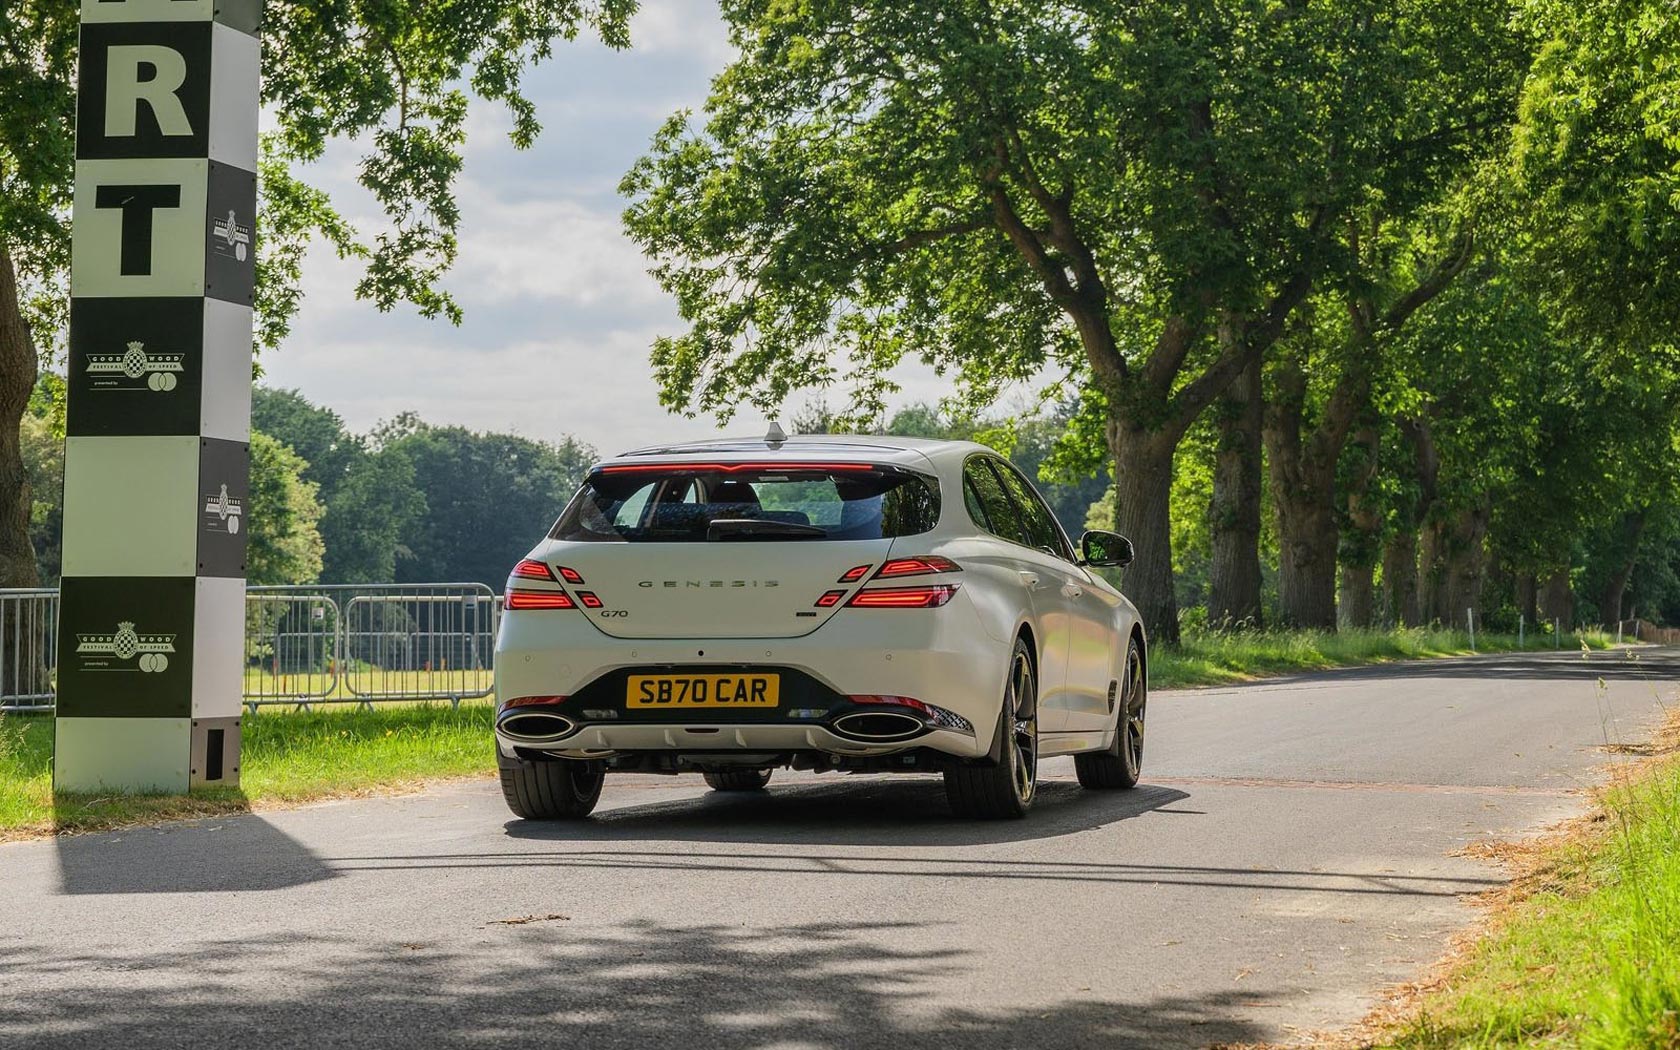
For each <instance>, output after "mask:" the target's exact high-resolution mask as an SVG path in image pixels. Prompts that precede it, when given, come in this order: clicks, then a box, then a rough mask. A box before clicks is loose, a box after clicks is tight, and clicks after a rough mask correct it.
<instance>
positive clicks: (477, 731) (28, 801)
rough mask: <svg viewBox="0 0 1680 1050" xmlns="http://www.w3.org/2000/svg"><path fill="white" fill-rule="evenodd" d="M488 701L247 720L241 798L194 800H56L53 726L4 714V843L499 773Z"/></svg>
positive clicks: (209, 794)
mask: <svg viewBox="0 0 1680 1050" xmlns="http://www.w3.org/2000/svg"><path fill="white" fill-rule="evenodd" d="M491 717H492V707H491V705H490V704H489V703H488V702H485V701H480V702H476V703H463V704H462V705H461V706H460V708H459V709H454V708H451V707H450V706H449V705H448V704H444V703H439V704H409V705H403V706H401V707H395V706H392V707H379V708H376V709H374V710H372V711H358V710H355V709H354V708H350V707H342V708H330V709H324V710H315V711H308V712H289V711H264V712H262V713H261V714H257V715H254V716H253V715H246V716H245V719H244V723H243V730H244V740H243V752H244V753H243V757H242V759H241V763H242V765H241V769H240V786H239V788H238V789H237V790H233V789H229V790H222V789H216V790H210V791H205V792H200V793H195V794H193V795H191V796H189V797H185V798H183V797H179V796H154V795H120V794H112V795H60V796H58V797H57V798H56V799H55V798H54V797H53V792H52V769H51V764H50V762H51V757H52V719H51V718H49V717H43V716H36V715H0V841H4V840H6V839H15V838H32V837H35V836H38V835H42V834H51V833H53V832H55V831H58V832H66V831H97V830H102V829H106V828H115V827H125V826H128V825H133V824H143V823H154V822H156V821H160V820H175V819H180V818H188V817H200V816H211V815H215V814H220V813H229V812H238V811H241V810H245V809H249V808H251V807H253V806H257V807H261V806H262V805H264V804H282V803H293V802H306V801H310V800H314V799H322V798H335V797H341V796H346V795H357V794H366V793H373V792H386V791H395V790H403V789H407V788H412V787H414V786H417V785H419V784H422V783H425V782H429V781H435V780H441V779H448V778H451V777H462V776H483V775H486V774H488V773H489V772H490V771H492V770H493V769H495V757H494V752H493V751H492V745H491V742H490V740H491V737H490V724H491Z"/></svg>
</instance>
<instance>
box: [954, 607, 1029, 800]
mask: <svg viewBox="0 0 1680 1050" xmlns="http://www.w3.org/2000/svg"><path fill="white" fill-rule="evenodd" d="M997 731H998V732H999V733H1000V734H1002V736H1001V740H1002V747H1001V748H1000V754H999V760H998V762H997V763H996V764H995V765H987V766H954V767H952V768H950V769H947V770H946V771H945V797H946V798H947V799H948V800H949V801H950V803H951V810H952V812H954V813H956V815H957V816H959V817H970V818H977V819H980V820H1000V819H1005V818H1010V817H1022V816H1025V815H1026V813H1027V810H1029V809H1031V808H1032V804H1033V799H1034V798H1036V797H1037V796H1038V677H1037V675H1035V674H1034V673H1033V663H1032V650H1031V648H1029V647H1028V645H1027V642H1026V639H1024V638H1017V639H1016V640H1015V651H1014V653H1013V654H1012V655H1011V657H1010V661H1009V680H1008V683H1007V684H1006V686H1005V687H1004V694H1003V707H1002V710H1001V711H999V713H998V730H997Z"/></svg>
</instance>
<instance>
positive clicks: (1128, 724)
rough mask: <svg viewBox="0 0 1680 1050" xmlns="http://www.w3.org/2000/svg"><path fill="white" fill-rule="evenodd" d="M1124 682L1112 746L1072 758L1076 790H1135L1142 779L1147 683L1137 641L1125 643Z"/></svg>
mask: <svg viewBox="0 0 1680 1050" xmlns="http://www.w3.org/2000/svg"><path fill="white" fill-rule="evenodd" d="M1123 673H1124V674H1125V678H1124V679H1123V680H1122V682H1121V690H1120V703H1119V707H1118V710H1116V711H1115V712H1114V717H1115V719H1116V725H1115V733H1114V744H1113V746H1111V747H1110V748H1109V749H1108V750H1107V751H1087V752H1086V753H1084V754H1082V755H1074V756H1073V768H1074V772H1076V773H1078V774H1079V786H1080V787H1084V788H1090V789H1092V790H1093V791H1112V790H1114V789H1116V788H1133V787H1137V782H1138V778H1139V777H1141V776H1142V775H1143V716H1144V713H1145V709H1146V708H1147V707H1148V705H1149V680H1148V677H1147V676H1146V675H1145V674H1144V670H1143V654H1142V653H1141V652H1139V651H1138V646H1137V640H1136V639H1132V640H1131V641H1129V642H1127V643H1126V668H1125V671H1124V672H1123Z"/></svg>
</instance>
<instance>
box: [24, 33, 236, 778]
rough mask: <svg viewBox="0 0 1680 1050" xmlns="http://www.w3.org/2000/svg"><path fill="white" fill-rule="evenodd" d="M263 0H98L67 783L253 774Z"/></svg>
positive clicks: (82, 300)
mask: <svg viewBox="0 0 1680 1050" xmlns="http://www.w3.org/2000/svg"><path fill="white" fill-rule="evenodd" d="M260 14H261V0H83V2H82V36H81V67H80V84H79V101H78V106H77V119H76V124H77V127H76V158H77V159H76V193H75V212H74V225H73V232H72V236H71V280H70V283H71V296H72V299H71V309H70V356H69V362H68V364H69V387H70V389H69V403H68V411H67V417H66V429H67V439H66V447H65V466H64V551H63V576H64V581H63V594H62V601H61V605H60V613H59V664H58V666H59V679H58V726H57V738H56V739H57V744H56V755H55V762H54V784H55V787H57V788H58V789H59V790H70V791H78V790H105V789H124V790H165V791H174V792H185V791H186V790H187V789H188V787H189V785H196V784H201V783H217V784H232V783H235V782H237V779H238V768H239V760H238V748H239V743H238V741H239V711H240V694H241V692H242V689H241V674H242V668H243V663H244V623H245V618H244V604H245V602H244V599H245V579H244V577H245V538H246V535H247V534H248V525H249V522H250V518H249V504H248V500H247V495H248V487H249V475H250V445H249V440H250V426H251V302H252V289H253V286H254V280H255V261H256V260H255V242H254V233H255V213H256V200H257V176H256V166H257V90H258V65H259V55H260V47H259V44H258V38H257V30H258V25H259V21H260Z"/></svg>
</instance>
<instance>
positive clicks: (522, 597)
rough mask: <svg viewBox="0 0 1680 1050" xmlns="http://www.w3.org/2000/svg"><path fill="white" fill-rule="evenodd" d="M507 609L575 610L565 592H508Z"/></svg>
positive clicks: (570, 597)
mask: <svg viewBox="0 0 1680 1050" xmlns="http://www.w3.org/2000/svg"><path fill="white" fill-rule="evenodd" d="M507 607H508V608H509V609H575V608H577V605H576V604H574V603H573V602H572V596H571V595H569V594H567V593H566V592H565V591H508V592H507Z"/></svg>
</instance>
